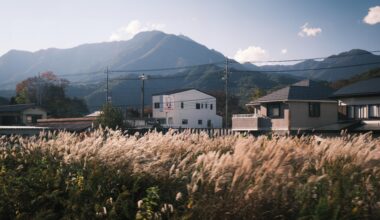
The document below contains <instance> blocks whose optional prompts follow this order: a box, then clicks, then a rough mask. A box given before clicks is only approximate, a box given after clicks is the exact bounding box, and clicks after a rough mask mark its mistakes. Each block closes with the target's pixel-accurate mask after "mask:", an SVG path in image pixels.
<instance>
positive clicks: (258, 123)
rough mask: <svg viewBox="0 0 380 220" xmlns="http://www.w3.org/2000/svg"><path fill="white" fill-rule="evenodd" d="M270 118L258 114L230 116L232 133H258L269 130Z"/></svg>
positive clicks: (270, 125) (270, 126)
mask: <svg viewBox="0 0 380 220" xmlns="http://www.w3.org/2000/svg"><path fill="white" fill-rule="evenodd" d="M271 129H272V121H271V119H270V118H268V117H266V116H263V115H258V114H235V115H232V130H234V131H260V130H271Z"/></svg>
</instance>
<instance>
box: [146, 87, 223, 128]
mask: <svg viewBox="0 0 380 220" xmlns="http://www.w3.org/2000/svg"><path fill="white" fill-rule="evenodd" d="M168 100H170V101H169V102H170V103H171V109H168V108H167V107H166V106H167V104H168V103H169V102H168ZM156 102H159V103H160V108H159V109H156V108H155V107H154V103H156ZM181 102H183V103H184V108H183V109H182V108H181ZM196 103H200V104H203V108H201V109H196ZM206 104H207V108H206ZM211 104H212V105H213V109H210V105H211ZM152 108H153V118H166V122H167V126H168V127H174V128H178V127H181V128H207V120H211V122H212V127H213V128H221V127H222V117H220V116H218V115H216V99H215V98H214V97H212V96H210V95H208V94H205V93H202V92H199V91H198V90H187V91H184V92H180V93H175V94H171V95H158V96H153V97H152ZM169 118H173V123H172V124H168V122H169V121H168V119H169ZM182 119H187V120H188V124H187V125H183V124H182ZM198 120H202V125H199V124H198Z"/></svg>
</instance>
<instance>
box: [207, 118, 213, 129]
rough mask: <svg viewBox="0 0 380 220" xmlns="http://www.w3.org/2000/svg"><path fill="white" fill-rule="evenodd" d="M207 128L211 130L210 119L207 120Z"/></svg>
mask: <svg viewBox="0 0 380 220" xmlns="http://www.w3.org/2000/svg"><path fill="white" fill-rule="evenodd" d="M207 127H208V128H211V127H212V124H211V120H210V119H209V120H207Z"/></svg>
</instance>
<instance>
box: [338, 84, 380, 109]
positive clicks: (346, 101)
mask: <svg viewBox="0 0 380 220" xmlns="http://www.w3.org/2000/svg"><path fill="white" fill-rule="evenodd" d="M379 86H380V85H379ZM339 101H340V103H339V105H370V104H380V96H373V97H355V98H341V99H339Z"/></svg>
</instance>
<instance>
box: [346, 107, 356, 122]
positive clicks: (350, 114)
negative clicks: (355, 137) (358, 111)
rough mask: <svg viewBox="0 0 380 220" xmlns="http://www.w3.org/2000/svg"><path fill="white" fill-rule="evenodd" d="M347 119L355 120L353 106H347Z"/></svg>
mask: <svg viewBox="0 0 380 220" xmlns="http://www.w3.org/2000/svg"><path fill="white" fill-rule="evenodd" d="M347 117H348V118H350V119H354V118H355V109H354V106H353V105H349V106H347Z"/></svg>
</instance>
